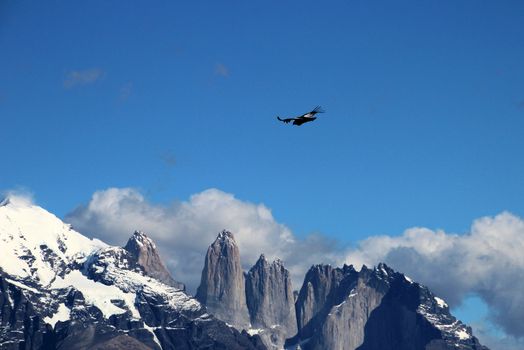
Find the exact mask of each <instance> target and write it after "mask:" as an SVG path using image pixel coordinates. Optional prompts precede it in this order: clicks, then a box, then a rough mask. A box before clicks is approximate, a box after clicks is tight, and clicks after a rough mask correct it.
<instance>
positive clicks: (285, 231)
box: [66, 188, 524, 349]
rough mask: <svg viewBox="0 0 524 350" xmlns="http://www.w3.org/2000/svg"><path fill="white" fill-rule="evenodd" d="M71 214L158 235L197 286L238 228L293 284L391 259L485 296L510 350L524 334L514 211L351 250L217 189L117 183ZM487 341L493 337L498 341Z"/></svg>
mask: <svg viewBox="0 0 524 350" xmlns="http://www.w3.org/2000/svg"><path fill="white" fill-rule="evenodd" d="M66 220H67V221H69V222H71V223H72V224H73V225H74V226H75V228H76V229H78V230H79V231H80V232H84V233H86V234H89V235H90V236H94V237H98V238H101V239H103V240H105V241H106V242H108V243H111V244H117V245H123V244H125V241H126V240H127V239H128V237H129V236H130V234H131V233H132V232H133V231H134V230H136V229H141V230H144V231H145V232H147V233H148V234H149V235H150V236H151V237H152V238H153V239H154V240H155V241H156V242H157V246H159V248H160V249H161V253H162V255H163V257H164V259H165V260H166V262H167V264H168V267H169V268H170V269H171V271H172V272H173V273H174V276H175V278H176V279H178V280H180V281H182V282H184V283H186V284H188V287H189V289H190V290H192V291H194V290H195V288H196V286H197V285H198V283H199V282H200V280H199V279H200V273H201V271H202V267H203V262H204V254H205V252H206V250H207V247H208V246H209V244H210V243H211V242H212V241H213V240H214V239H215V237H216V234H217V233H218V232H219V231H220V230H222V229H224V228H225V229H228V230H230V231H232V232H233V233H234V234H235V237H236V240H237V242H238V245H239V249H240V254H241V260H242V265H243V267H244V268H245V269H248V268H250V267H251V266H252V265H253V264H254V262H255V261H256V259H257V258H258V256H259V254H260V253H264V254H266V256H268V257H269V258H276V257H279V258H281V259H282V260H284V262H285V265H286V267H287V268H288V269H289V270H290V271H291V273H292V276H293V282H294V288H295V289H299V288H300V286H301V283H302V280H303V277H304V273H305V271H306V270H307V269H308V268H309V267H310V266H311V265H313V264H318V263H332V264H337V265H340V264H342V263H343V262H346V263H351V264H353V265H355V266H356V267H360V265H361V264H363V263H365V264H367V265H374V264H376V263H378V262H380V261H384V262H386V263H388V264H389V265H390V266H392V267H393V268H395V269H396V270H398V271H401V272H403V273H405V274H406V275H408V276H410V277H412V278H414V279H415V280H416V281H418V282H420V283H422V284H425V285H427V286H429V287H430V289H431V290H433V291H434V292H435V293H436V294H437V295H439V296H441V297H443V298H444V299H445V300H446V301H447V302H448V303H449V304H450V306H452V307H454V306H458V305H460V303H461V301H462V300H463V299H464V298H465V297H466V296H470V295H472V294H473V295H478V296H479V297H480V298H482V299H483V300H484V301H485V302H486V304H487V305H488V306H489V309H490V317H491V321H492V322H493V323H495V324H496V325H498V326H500V327H501V329H502V330H504V331H505V332H506V333H507V334H509V336H507V337H506V338H504V339H502V340H501V341H503V342H504V344H506V345H504V346H506V348H508V349H510V348H511V347H510V345H508V344H513V343H515V344H520V343H519V342H520V340H519V337H521V336H522V335H524V322H522V321H523V320H524V293H522V291H523V290H524V253H523V252H524V221H523V219H521V218H519V217H517V216H515V215H512V214H510V213H507V212H505V213H502V214H499V215H497V216H495V217H485V218H481V219H478V220H475V221H474V222H473V225H472V227H471V230H470V232H468V233H466V234H461V235H458V234H450V233H446V232H444V231H442V230H430V229H427V228H417V227H416V228H410V229H408V230H406V231H405V232H404V233H403V234H402V235H401V236H387V235H384V236H374V237H369V238H368V239H366V240H363V241H361V242H359V243H358V246H357V247H356V248H353V249H349V250H345V251H342V250H341V247H340V244H338V243H337V242H336V241H335V240H332V239H329V238H327V237H325V236H322V235H310V236H308V237H306V238H305V239H300V238H298V237H296V236H295V235H294V234H293V233H292V232H291V231H290V229H289V228H288V227H286V226H285V225H283V224H281V223H278V222H276V221H275V219H274V218H273V216H272V213H271V210H270V209H269V208H267V207H266V206H265V205H263V204H256V203H251V202H247V201H242V200H239V199H237V198H235V196H234V195H232V194H229V193H225V192H222V191H220V190H217V189H209V190H206V191H203V192H200V193H197V194H195V195H193V196H191V197H190V198H189V200H188V201H183V202H177V203H172V204H170V205H155V204H152V203H150V202H148V201H147V200H146V199H145V198H144V196H143V195H142V194H141V193H140V192H138V191H137V190H135V189H131V188H111V189H108V190H104V191H98V192H96V193H95V194H94V195H93V197H92V198H91V200H90V201H89V203H88V204H87V205H84V206H81V207H79V208H77V209H76V210H75V211H74V212H72V213H71V214H69V215H68V217H67V218H66ZM484 338H485V339H487V340H488V341H489V342H491V343H492V344H495V343H496V341H497V339H499V337H490V338H488V337H487V336H484ZM499 340H500V339H499ZM500 344H503V343H500ZM501 346H502V345H501ZM495 348H496V347H494V349H495Z"/></svg>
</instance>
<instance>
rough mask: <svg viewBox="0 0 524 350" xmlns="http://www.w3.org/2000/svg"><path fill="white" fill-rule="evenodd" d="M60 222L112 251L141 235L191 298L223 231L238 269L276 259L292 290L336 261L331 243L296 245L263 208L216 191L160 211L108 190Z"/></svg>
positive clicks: (135, 194) (124, 191) (132, 194)
mask: <svg viewBox="0 0 524 350" xmlns="http://www.w3.org/2000/svg"><path fill="white" fill-rule="evenodd" d="M65 220H66V221H67V222H69V223H71V224H72V225H73V227H74V228H75V229H76V230H78V231H80V232H82V233H84V234H87V235H89V236H91V237H97V238H100V239H102V240H103V241H105V242H107V243H110V244H114V245H124V244H125V242H126V241H127V239H128V238H129V237H130V236H131V233H132V232H133V231H135V230H142V231H144V232H146V233H147V234H148V235H150V236H151V237H152V238H153V239H154V240H155V242H156V243H157V246H158V247H159V248H160V251H161V254H162V256H163V257H164V260H165V261H166V264H167V265H168V267H169V268H170V270H171V271H172V273H173V275H174V277H175V279H178V280H179V281H182V282H184V283H186V284H187V286H188V289H189V290H190V291H193V292H194V291H195V290H196V287H197V286H198V284H199V283H200V275H201V272H202V268H203V265H204V256H205V253H206V251H207V248H208V246H209V245H210V244H211V243H212V242H213V241H214V239H215V238H216V235H217V234H218V232H220V231H221V230H223V229H227V230H230V231H231V232H233V234H234V235H235V239H236V241H237V243H238V246H239V249H240V255H241V263H242V266H243V267H244V269H246V270H247V269H249V268H250V267H251V266H253V265H254V263H255V262H256V260H257V259H258V257H259V255H260V254H261V253H264V254H265V255H266V257H268V258H273V259H274V258H277V257H278V258H280V259H282V260H283V261H284V262H285V264H286V267H287V268H288V269H289V270H290V272H291V274H292V276H293V278H294V282H295V288H300V284H301V283H302V280H303V278H304V274H305V271H306V269H307V268H309V266H311V265H312V264H318V263H321V262H324V263H336V262H337V261H336V260H335V259H336V258H337V257H338V258H340V257H341V256H342V255H341V253H340V252H339V253H338V254H336V253H335V252H336V244H335V242H334V241H332V240H326V239H325V238H324V237H320V236H315V235H311V236H309V237H307V238H305V239H297V237H295V236H294V235H293V234H292V232H291V231H290V229H289V228H288V227H286V226H285V225H283V224H280V223H277V222H276V221H275V219H274V218H273V215H272V214H271V211H270V210H269V209H268V208H267V207H266V206H265V205H263V204H254V203H250V202H246V201H241V200H239V199H237V198H235V196H233V195H232V194H229V193H225V192H222V191H220V190H217V189H209V190H206V191H203V192H201V193H198V194H195V195H193V196H191V197H190V198H189V200H188V201H185V202H178V203H173V204H171V205H167V206H162V205H154V204H152V203H150V202H148V201H147V200H146V199H145V198H144V196H143V195H142V194H141V193H140V192H139V191H137V190H135V189H132V188H110V189H107V190H104V191H98V192H95V193H94V194H93V196H92V198H91V200H90V201H89V203H87V204H86V205H82V206H80V207H78V208H77V209H75V210H74V211H73V212H72V213H70V214H68V215H67V217H66V219H65Z"/></svg>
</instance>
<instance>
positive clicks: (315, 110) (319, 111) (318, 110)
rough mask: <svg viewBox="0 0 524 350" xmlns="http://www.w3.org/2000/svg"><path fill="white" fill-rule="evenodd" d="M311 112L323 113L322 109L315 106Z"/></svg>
mask: <svg viewBox="0 0 524 350" xmlns="http://www.w3.org/2000/svg"><path fill="white" fill-rule="evenodd" d="M313 112H315V113H324V112H325V111H324V110H323V109H322V107H320V106H316V107H315V109H314V110H313Z"/></svg>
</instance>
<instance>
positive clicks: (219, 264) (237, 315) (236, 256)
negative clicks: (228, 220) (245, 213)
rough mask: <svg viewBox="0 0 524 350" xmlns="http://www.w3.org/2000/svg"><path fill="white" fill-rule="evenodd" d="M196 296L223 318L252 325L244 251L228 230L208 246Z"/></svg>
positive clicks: (211, 310) (212, 311) (236, 324)
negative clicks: (244, 266)
mask: <svg viewBox="0 0 524 350" xmlns="http://www.w3.org/2000/svg"><path fill="white" fill-rule="evenodd" d="M196 298H197V299H198V300H199V301H200V302H201V303H203V304H205V305H206V307H207V309H208V310H209V311H210V312H211V313H213V314H214V315H216V316H217V317H218V318H219V319H221V320H223V321H225V322H227V323H229V324H231V325H234V326H236V327H238V328H246V329H247V328H248V327H249V313H248V309H247V304H246V293H245V281H244V273H243V271H242V266H241V265H240V252H239V250H238V246H237V244H236V242H235V238H234V236H233V234H232V233H231V232H229V231H227V230H223V231H222V232H220V233H219V234H218V236H217V238H216V239H215V241H214V242H213V244H211V245H210V246H209V248H208V250H207V254H206V258H205V263H204V269H203V270H202V278H201V280H200V286H199V287H198V289H197V294H196Z"/></svg>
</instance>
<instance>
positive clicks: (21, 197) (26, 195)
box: [0, 187, 35, 205]
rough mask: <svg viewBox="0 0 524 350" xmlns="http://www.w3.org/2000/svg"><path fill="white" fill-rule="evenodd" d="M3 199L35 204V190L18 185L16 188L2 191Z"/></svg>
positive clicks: (0, 195)
mask: <svg viewBox="0 0 524 350" xmlns="http://www.w3.org/2000/svg"><path fill="white" fill-rule="evenodd" d="M2 200H9V201H11V202H15V203H20V204H23V205H33V204H34V203H35V198H34V194H33V192H31V191H30V190H28V189H27V188H25V187H17V188H15V189H9V190H4V191H1V192H0V201H2Z"/></svg>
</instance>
